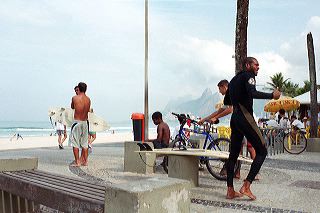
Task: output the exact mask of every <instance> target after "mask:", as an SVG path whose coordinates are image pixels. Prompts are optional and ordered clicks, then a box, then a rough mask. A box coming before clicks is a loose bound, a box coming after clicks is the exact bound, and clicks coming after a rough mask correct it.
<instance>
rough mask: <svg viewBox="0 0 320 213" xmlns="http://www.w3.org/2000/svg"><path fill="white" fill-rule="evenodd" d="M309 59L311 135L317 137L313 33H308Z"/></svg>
mask: <svg viewBox="0 0 320 213" xmlns="http://www.w3.org/2000/svg"><path fill="white" fill-rule="evenodd" d="M307 46H308V59H309V75H310V83H311V90H310V111H311V121H310V137H311V138H316V137H317V136H318V101H317V82H316V65H315V57H314V47H313V38H312V34H311V33H309V34H308V35H307Z"/></svg>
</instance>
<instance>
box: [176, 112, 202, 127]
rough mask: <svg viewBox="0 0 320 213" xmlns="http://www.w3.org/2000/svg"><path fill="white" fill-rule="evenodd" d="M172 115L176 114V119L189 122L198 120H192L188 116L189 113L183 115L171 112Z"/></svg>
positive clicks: (195, 122)
mask: <svg viewBox="0 0 320 213" xmlns="http://www.w3.org/2000/svg"><path fill="white" fill-rule="evenodd" d="M171 114H172V115H174V116H176V117H177V118H178V120H189V121H190V122H191V123H194V124H197V123H198V122H197V121H196V120H193V119H191V118H190V117H189V115H187V116H186V115H185V114H177V113H174V112H172V113H171Z"/></svg>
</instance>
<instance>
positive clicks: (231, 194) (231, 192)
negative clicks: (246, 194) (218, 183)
mask: <svg viewBox="0 0 320 213" xmlns="http://www.w3.org/2000/svg"><path fill="white" fill-rule="evenodd" d="M242 196H243V195H242V194H240V193H239V192H236V191H234V188H233V187H228V191H227V196H226V198H227V199H234V198H237V197H242Z"/></svg>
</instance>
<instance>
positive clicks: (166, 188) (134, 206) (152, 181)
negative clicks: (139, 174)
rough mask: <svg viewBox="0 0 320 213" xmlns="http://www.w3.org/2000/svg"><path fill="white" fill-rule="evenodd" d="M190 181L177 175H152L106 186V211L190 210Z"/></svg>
mask: <svg viewBox="0 0 320 213" xmlns="http://www.w3.org/2000/svg"><path fill="white" fill-rule="evenodd" d="M189 190H190V183H189V182H188V181H184V180H178V179H174V178H162V177H152V178H147V179H144V180H140V181H133V182H129V183H125V184H116V185H113V186H112V187H107V189H106V199H105V212H117V213H136V212H139V213H150V212H157V213H167V212H172V213H173V212H181V213H187V212H190V195H189Z"/></svg>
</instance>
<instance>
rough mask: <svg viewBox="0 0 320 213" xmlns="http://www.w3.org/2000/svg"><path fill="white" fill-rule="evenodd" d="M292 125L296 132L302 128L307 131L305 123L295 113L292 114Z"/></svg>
mask: <svg viewBox="0 0 320 213" xmlns="http://www.w3.org/2000/svg"><path fill="white" fill-rule="evenodd" d="M291 127H293V128H292V129H293V131H294V133H296V131H297V130H300V131H302V132H306V129H305V128H304V124H303V123H302V122H301V121H299V120H298V119H297V117H296V116H295V115H292V116H291Z"/></svg>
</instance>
